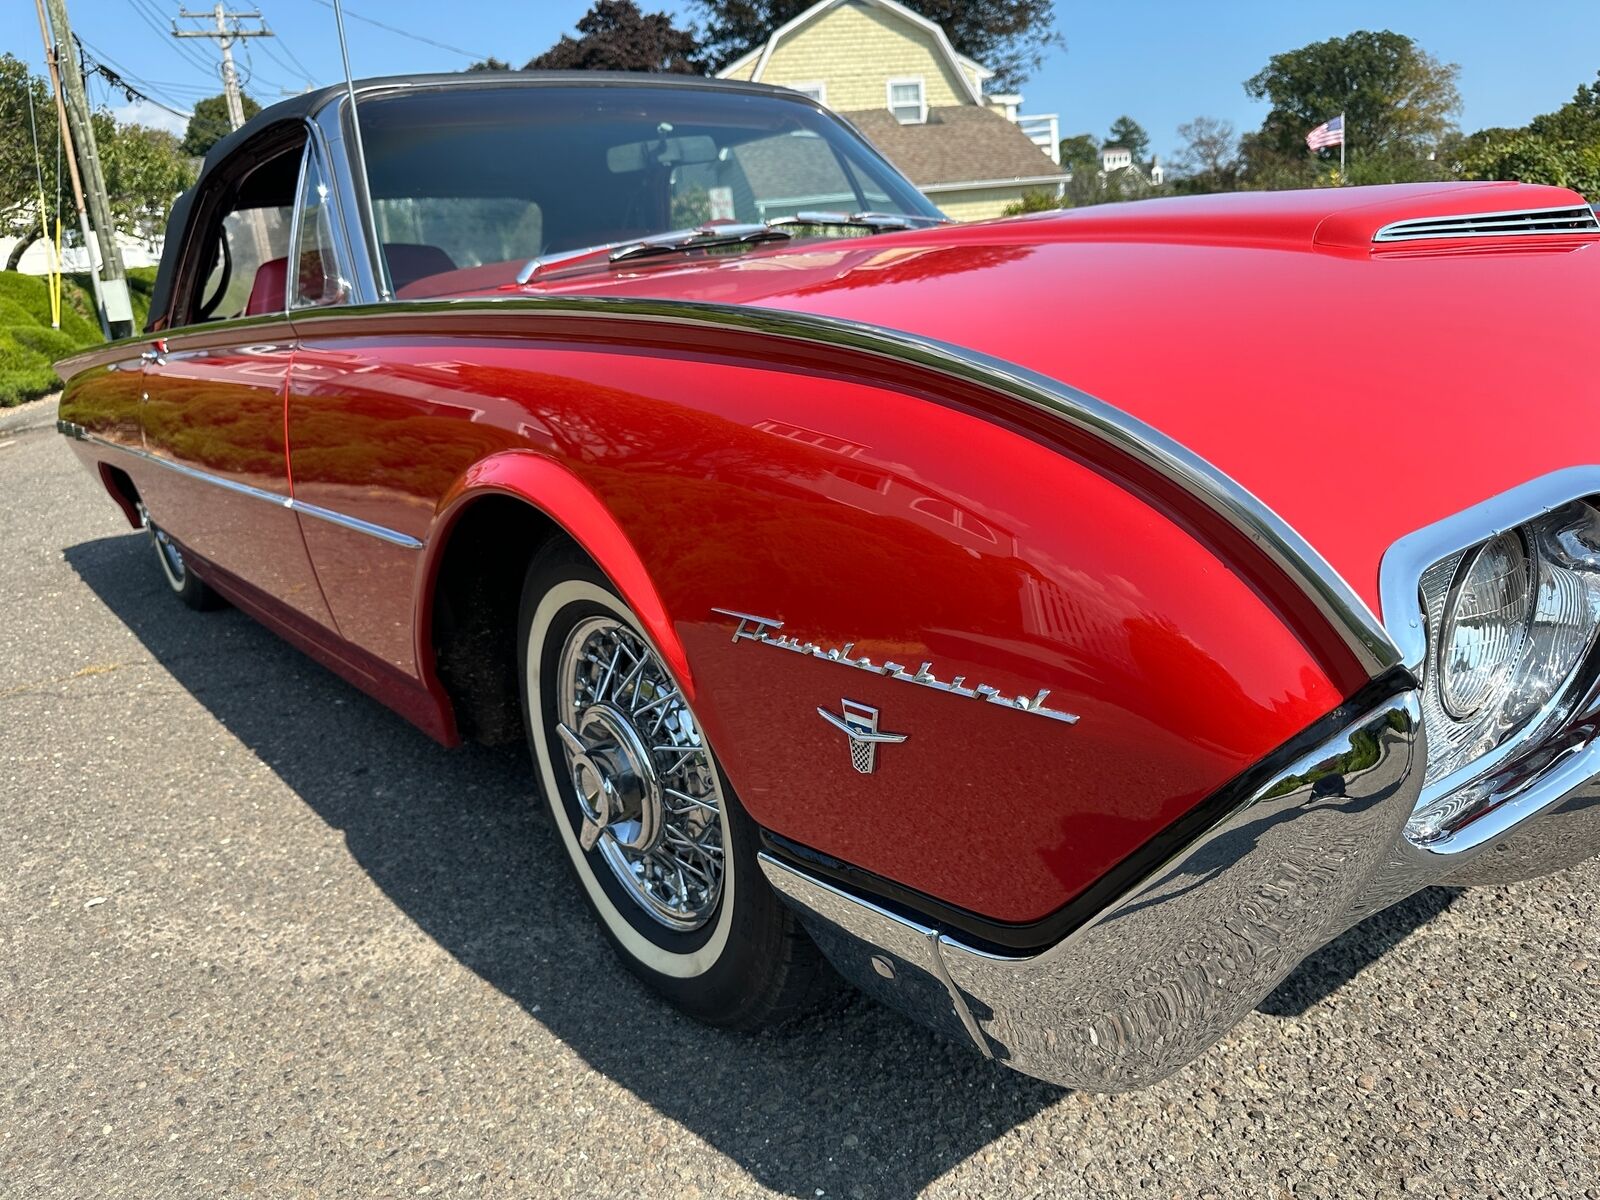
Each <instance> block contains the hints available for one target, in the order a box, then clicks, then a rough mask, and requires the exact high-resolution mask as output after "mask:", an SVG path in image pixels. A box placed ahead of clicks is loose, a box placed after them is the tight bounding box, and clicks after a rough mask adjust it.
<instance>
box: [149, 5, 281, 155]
mask: <svg viewBox="0 0 1600 1200" xmlns="http://www.w3.org/2000/svg"><path fill="white" fill-rule="evenodd" d="M178 16H179V17H180V18H181V19H182V20H185V21H205V20H214V21H215V22H216V28H215V29H179V28H178V23H177V21H174V22H173V23H172V36H173V37H175V38H208V39H209V40H211V41H214V42H216V44H217V46H218V48H219V49H220V50H221V51H222V94H223V95H224V96H226V97H227V99H228V120H229V122H230V123H231V124H232V126H233V128H235V129H238V128H239V126H241V125H243V124H244V101H243V100H242V99H241V97H240V91H239V72H238V71H237V70H236V69H235V68H234V65H233V44H234V43H235V42H244V43H246V45H248V39H250V38H258V37H271V36H272V30H270V29H268V28H267V26H266V22H264V21H263V22H262V23H261V26H260V28H257V29H247V28H246V27H245V26H244V24H243V22H245V21H260V20H261V14H260V12H258V11H257V10H255V9H251V10H250V11H248V12H230V11H229V10H228V9H227V8H226V7H225V6H224V5H223V3H222V0H217V5H216V7H215V8H213V9H212V10H211V11H210V12H208V13H203V12H190V11H189V10H188V9H186V8H180V9H179V10H178Z"/></svg>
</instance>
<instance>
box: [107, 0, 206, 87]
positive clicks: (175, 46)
mask: <svg viewBox="0 0 1600 1200" xmlns="http://www.w3.org/2000/svg"><path fill="white" fill-rule="evenodd" d="M127 4H128V7H129V8H130V9H132V10H133V14H134V16H136V17H138V18H139V19H140V20H141V21H143V22H144V23H145V24H146V25H147V26H148V27H149V28H150V31H151V32H152V33H154V34H155V35H156V36H157V37H158V38H160V39H161V43H162V45H164V46H166V47H168V48H169V49H170V50H171V51H172V52H173V53H174V54H176V55H177V56H178V57H179V58H181V59H183V61H184V62H186V63H188V64H189V65H190V66H191V67H194V68H196V69H197V70H199V71H201V72H203V73H204V74H205V75H207V76H214V75H215V71H214V70H213V68H212V66H211V64H210V63H209V62H207V61H206V60H205V59H204V58H203V57H201V55H200V52H199V51H198V50H192V49H190V48H189V47H188V46H185V45H184V44H183V43H182V42H174V41H173V40H172V34H171V31H170V30H167V29H163V28H162V26H161V20H160V13H159V12H158V11H156V9H155V8H154V7H153V6H151V5H150V4H149V0H127Z"/></svg>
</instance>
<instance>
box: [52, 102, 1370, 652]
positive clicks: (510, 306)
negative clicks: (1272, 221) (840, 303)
mask: <svg viewBox="0 0 1600 1200" xmlns="http://www.w3.org/2000/svg"><path fill="white" fill-rule="evenodd" d="M324 132H325V133H326V131H324ZM358 287H359V285H358ZM517 313H527V314H528V315H529V316H530V317H546V318H551V319H555V320H562V319H570V320H595V319H603V320H614V321H618V322H622V323H629V322H631V323H652V324H670V325H678V326H685V327H693V328H702V329H719V330H721V329H733V330H742V331H746V332H751V333H759V334H762V335H764V336H768V337H775V338H782V339H784V340H786V341H791V342H798V343H802V344H809V345H818V346H827V347H834V348H839V349H845V350H850V351H853V352H855V353H858V354H863V355H868V356H871V357H875V358H880V359H885V360H889V361H893V362H901V363H910V364H913V365H915V366H919V367H922V368H924V369H926V370H930V371H934V372H937V373H938V374H941V375H944V376H946V377H947V378H949V379H952V380H955V381H958V382H962V383H968V384H973V385H976V386H979V387H982V388H985V389H988V390H990V391H993V392H997V393H999V394H1001V395H1004V396H1007V397H1010V398H1011V399H1013V400H1016V401H1018V402H1020V403H1022V404H1025V405H1027V406H1029V407H1031V408H1033V409H1035V410H1037V411H1040V412H1044V413H1047V414H1048V415H1050V416H1052V417H1054V418H1056V419H1058V420H1060V421H1062V422H1063V423H1065V424H1067V425H1069V426H1071V427H1072V428H1075V429H1079V430H1081V431H1083V432H1085V433H1088V434H1090V435H1091V436H1093V437H1096V438H1098V439H1100V440H1101V441H1103V442H1105V443H1106V444H1108V445H1110V446H1112V447H1114V448H1115V449H1117V450H1119V451H1121V452H1122V453H1124V454H1126V455H1128V456H1129V457H1130V458H1132V459H1133V460H1135V461H1136V462H1139V463H1141V464H1142V465H1144V466H1146V467H1148V468H1149V469H1151V470H1153V471H1156V472H1158V473H1160V474H1161V475H1162V476H1163V477H1165V478H1167V479H1170V480H1172V481H1173V482H1174V483H1176V484H1177V485H1179V486H1180V487H1182V488H1183V490H1184V491H1186V492H1188V493H1189V494H1190V495H1191V496H1193V497H1194V498H1195V499H1196V500H1198V501H1199V502H1200V503H1202V504H1204V505H1205V506H1206V507H1208V508H1209V509H1211V511H1213V512H1214V513H1216V514H1217V515H1218V516H1219V517H1220V518H1221V519H1222V520H1224V521H1225V522H1227V523H1228V524H1229V525H1230V526H1231V527H1232V528H1233V529H1235V530H1237V531H1238V532H1239V533H1241V534H1242V535H1244V536H1245V537H1247V538H1249V539H1250V540H1251V541H1252V542H1254V543H1255V544H1256V545H1257V546H1258V547H1260V549H1261V551H1262V552H1263V553H1264V554H1265V555H1266V556H1267V558H1268V559H1269V560H1270V561H1272V562H1273V563H1274V564H1276V565H1277V567H1278V568H1279V569H1280V570H1282V571H1283V572H1284V574H1285V575H1286V576H1287V577H1288V578H1289V579H1290V580H1291V581H1292V582H1293V583H1294V584H1295V585H1296V587H1298V588H1299V590H1300V591H1301V592H1302V594H1304V595H1305V596H1306V598H1307V599H1308V600H1310V601H1311V603H1312V604H1313V606H1315V608H1316V609H1317V611H1318V612H1320V613H1321V614H1322V615H1323V617H1324V618H1326V619H1327V621H1328V623H1329V625H1330V626H1331V627H1332V629H1333V630H1334V631H1335V632H1336V633H1337V634H1338V635H1339V636H1340V638H1341V639H1342V640H1343V641H1344V643H1345V645H1346V646H1348V647H1349V649H1350V651H1351V653H1352V654H1353V655H1354V657H1355V658H1356V661H1357V662H1359V663H1360V664H1361V666H1362V668H1363V669H1364V670H1365V671H1366V672H1367V673H1368V674H1369V675H1370V676H1372V677H1376V676H1378V675H1381V674H1382V673H1383V672H1384V671H1386V670H1387V669H1389V668H1390V667H1392V666H1394V665H1396V664H1397V663H1398V662H1399V661H1400V654H1399V651H1398V649H1397V648H1396V647H1395V645H1394V642H1393V641H1392V640H1391V638H1390V636H1389V632H1388V630H1386V629H1385V628H1384V627H1383V624H1382V622H1380V621H1379V620H1378V618H1377V617H1376V616H1375V615H1374V614H1373V612H1372V610H1371V609H1370V608H1368V607H1367V605H1366V603H1365V602H1364V601H1363V600H1362V599H1361V597H1360V596H1358V595H1357V594H1356V593H1355V591H1354V590H1353V589H1352V588H1351V587H1350V585H1349V584H1348V583H1346V582H1345V581H1344V579H1342V578H1341V577H1340V576H1339V573H1338V572H1337V571H1335V570H1334V569H1333V567H1332V566H1331V565H1330V564H1329V563H1328V561H1327V560H1326V559H1324V558H1323V557H1322V555H1321V554H1319V553H1318V552H1317V550H1316V549H1315V547H1313V546H1312V545H1311V544H1310V543H1309V542H1307V541H1306V540H1305V538H1304V537H1302V536H1301V535H1300V533H1299V532H1298V531H1297V530H1295V529H1294V528H1293V527H1292V526H1291V525H1290V524H1289V523H1288V522H1287V521H1285V520H1284V519H1283V518H1282V517H1280V516H1278V514H1277V513H1275V512H1274V511H1273V510H1272V509H1271V508H1270V507H1268V506H1267V505H1266V504H1265V503H1263V502H1262V501H1261V500H1260V499H1259V498H1257V497H1256V496H1255V495H1253V494H1252V493H1251V492H1250V491H1248V490H1247V489H1245V488H1244V487H1242V486H1241V485H1240V484H1238V483H1237V482H1236V481H1234V480H1233V479H1232V478H1230V477H1229V476H1228V475H1227V474H1226V473H1224V472H1223V471H1221V470H1219V469H1218V468H1217V467H1215V466H1213V465H1212V464H1211V463H1210V462H1208V461H1207V460H1206V459H1204V458H1202V457H1200V456H1199V455H1198V454H1196V453H1194V452H1193V451H1192V450H1190V449H1189V448H1188V447H1186V446H1184V445H1182V444H1181V443H1179V442H1177V441H1176V440H1174V439H1173V438H1170V437H1168V436H1167V435H1166V434H1164V433H1162V432H1160V431H1159V430H1157V429H1155V428H1154V427H1153V426H1150V425H1147V424H1146V423H1145V422H1143V421H1141V420H1139V419H1138V418H1137V417H1134V416H1133V415H1131V414H1130V413H1126V412H1124V411H1122V410H1121V409H1119V408H1116V407H1115V406H1113V405H1111V404H1108V403H1106V402H1105V401H1103V400H1100V399H1098V398H1097V397H1094V396H1091V395H1089V394H1088V393H1087V392H1083V391H1080V390H1078V389H1077V388H1074V387H1071V386H1069V385H1067V384H1064V383H1061V382H1060V381H1058V380H1055V379H1052V378H1050V377H1049V376H1046V375H1042V374H1040V373H1039V372H1037V371H1032V370H1029V369H1028V368H1026V367H1021V366H1018V365H1017V364H1015V363H1011V362H1007V361H1006V360H1004V359H1000V358H995V357H993V356H992V355H988V354H982V353H980V352H978V351H975V350H968V349H966V348H964V347H961V346H955V345H952V344H950V343H948V342H943V341H940V340H938V339H936V338H929V337H924V336H922V335H921V334H916V333H907V332H904V331H902V330H896V329H889V328H886V327H884V326H879V325H867V324H863V323H861V322H858V321H850V320H844V319H842V318H838V317H826V316H818V315H815V314H812V313H799V312H788V311H784V310H781V309H771V308H757V307H753V306H746V305H731V304H713V303H708V302H704V301H691V300H653V299H637V298H632V297H615V296H476V297H472V298H469V299H463V300H404V301H398V300H397V301H391V302H389V303H386V304H362V305H349V306H342V307H336V308H329V309H305V310H301V311H300V312H297V313H296V314H295V315H294V317H293V327H294V329H295V331H296V333H297V334H303V333H305V332H314V331H315V330H316V329H317V328H318V327H319V326H323V325H327V324H330V323H335V324H336V323H339V322H347V321H357V322H371V323H372V324H374V325H381V324H382V322H383V321H384V320H386V319H393V318H404V317H411V318H415V317H418V316H425V317H428V318H431V319H434V320H436V321H438V322H439V324H440V326H441V327H442V328H448V327H450V326H459V327H460V328H459V332H460V333H461V334H462V335H465V336H482V335H483V328H482V325H481V320H480V318H482V317H484V316H496V315H507V314H517ZM250 319H251V320H261V319H262V318H250ZM271 320H274V321H282V320H283V318H282V317H281V316H277V317H273V318H271ZM218 328H219V327H218V326H216V325H202V326H188V327H185V328H182V329H172V330H164V331H163V334H164V336H166V337H167V338H168V339H171V340H178V339H181V338H182V337H184V336H185V335H187V334H190V333H197V332H200V331H202V330H204V331H207V332H211V333H215V332H216V331H217V329H218ZM144 343H145V339H143V338H142V337H141V338H134V339H125V340H124V341H121V342H114V343H112V344H111V345H109V346H105V347H100V348H97V349H96V350H94V351H90V352H87V353H85V354H83V355H80V356H78V357H76V358H73V359H68V360H65V362H64V363H63V364H62V365H63V367H65V368H67V369H68V370H69V371H78V370H83V369H85V368H86V367H89V366H92V365H95V364H96V363H98V362H100V361H111V360H114V359H115V358H117V357H119V356H121V355H123V354H126V353H129V352H136V351H137V350H138V349H141V348H143V345H144Z"/></svg>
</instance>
